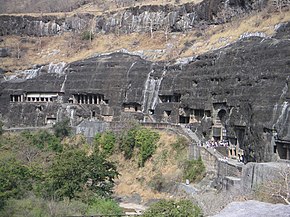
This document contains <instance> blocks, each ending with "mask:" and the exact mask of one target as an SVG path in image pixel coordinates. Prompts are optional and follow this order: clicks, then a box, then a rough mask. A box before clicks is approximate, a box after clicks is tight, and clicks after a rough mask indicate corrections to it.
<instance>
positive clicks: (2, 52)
mask: <svg viewBox="0 0 290 217" xmlns="http://www.w3.org/2000/svg"><path fill="white" fill-rule="evenodd" d="M9 56H10V51H9V49H8V48H0V58H4V57H9Z"/></svg>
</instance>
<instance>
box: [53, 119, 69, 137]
mask: <svg viewBox="0 0 290 217" xmlns="http://www.w3.org/2000/svg"><path fill="white" fill-rule="evenodd" d="M53 131H54V135H55V136H56V137H58V138H61V139H63V138H64V137H66V136H69V135H70V134H71V128H70V126H69V120H68V119H66V120H64V121H60V122H57V123H56V124H55V125H54V126H53Z"/></svg>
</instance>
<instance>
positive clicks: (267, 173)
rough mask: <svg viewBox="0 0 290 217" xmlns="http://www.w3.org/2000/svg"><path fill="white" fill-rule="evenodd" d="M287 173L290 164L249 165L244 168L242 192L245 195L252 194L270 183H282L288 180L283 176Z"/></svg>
mask: <svg viewBox="0 0 290 217" xmlns="http://www.w3.org/2000/svg"><path fill="white" fill-rule="evenodd" d="M285 171H289V164H286V163H277V162H270V163H248V164H247V165H245V166H244V167H243V173H242V186H241V187H242V188H241V189H242V192H243V193H245V194H247V193H251V192H253V191H255V190H256V189H257V188H258V187H259V186H260V185H261V184H264V183H267V182H269V181H270V182H273V183H274V182H276V181H277V180H280V181H282V180H283V179H285V178H286V176H285V177H283V175H282V174H283V172H285ZM282 183H283V181H282ZM277 186H278V184H277Z"/></svg>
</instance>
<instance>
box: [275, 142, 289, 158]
mask: <svg viewBox="0 0 290 217" xmlns="http://www.w3.org/2000/svg"><path fill="white" fill-rule="evenodd" d="M276 146H277V153H278V155H279V157H280V159H284V160H290V141H286V140H276Z"/></svg>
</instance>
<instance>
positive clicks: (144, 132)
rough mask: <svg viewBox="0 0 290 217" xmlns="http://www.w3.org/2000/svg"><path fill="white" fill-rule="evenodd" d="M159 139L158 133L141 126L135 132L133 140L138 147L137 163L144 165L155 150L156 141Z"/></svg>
mask: <svg viewBox="0 0 290 217" xmlns="http://www.w3.org/2000/svg"><path fill="white" fill-rule="evenodd" d="M158 140H159V134H158V133H156V132H154V131H152V130H150V129H147V128H141V129H139V130H138V131H137V132H136V137H135V142H136V146H137V147H138V148H139V154H138V155H139V157H138V165H139V166H140V167H144V164H145V162H146V160H148V159H149V158H150V157H151V156H152V155H153V154H154V152H155V150H156V142H157V141H158Z"/></svg>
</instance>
